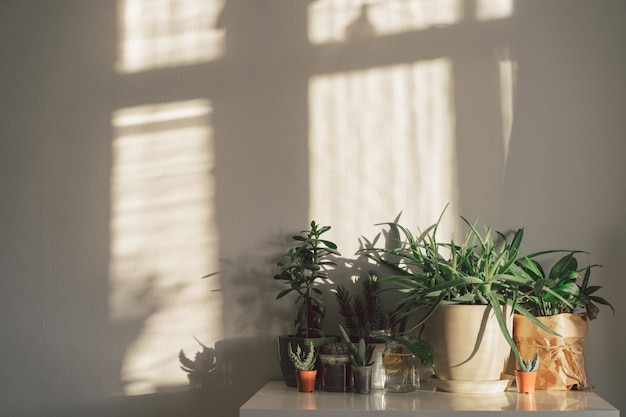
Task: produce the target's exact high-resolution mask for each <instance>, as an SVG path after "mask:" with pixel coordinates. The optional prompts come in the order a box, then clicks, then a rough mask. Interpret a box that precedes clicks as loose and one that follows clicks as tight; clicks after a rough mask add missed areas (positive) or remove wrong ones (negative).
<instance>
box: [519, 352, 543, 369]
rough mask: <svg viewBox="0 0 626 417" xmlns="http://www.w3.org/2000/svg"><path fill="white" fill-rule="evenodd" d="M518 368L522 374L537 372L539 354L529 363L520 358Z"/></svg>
mask: <svg viewBox="0 0 626 417" xmlns="http://www.w3.org/2000/svg"><path fill="white" fill-rule="evenodd" d="M518 366H519V370H520V371H522V372H537V369H539V354H537V353H535V356H534V357H533V359H532V360H529V361H525V360H524V359H521V358H520V360H519V361H518Z"/></svg>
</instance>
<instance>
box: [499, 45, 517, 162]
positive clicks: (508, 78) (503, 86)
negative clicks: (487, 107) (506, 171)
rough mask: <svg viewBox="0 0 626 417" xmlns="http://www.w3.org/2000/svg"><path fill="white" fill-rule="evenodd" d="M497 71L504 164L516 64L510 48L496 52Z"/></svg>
mask: <svg viewBox="0 0 626 417" xmlns="http://www.w3.org/2000/svg"><path fill="white" fill-rule="evenodd" d="M497 58H498V71H499V74H500V109H501V112H502V139H503V145H504V163H505V165H506V162H507V160H508V157H509V145H510V143H511V129H512V128H513V114H514V112H513V104H514V103H515V86H516V78H517V64H516V62H515V60H514V59H513V56H512V53H511V49H510V48H508V47H507V48H501V49H500V50H499V51H497Z"/></svg>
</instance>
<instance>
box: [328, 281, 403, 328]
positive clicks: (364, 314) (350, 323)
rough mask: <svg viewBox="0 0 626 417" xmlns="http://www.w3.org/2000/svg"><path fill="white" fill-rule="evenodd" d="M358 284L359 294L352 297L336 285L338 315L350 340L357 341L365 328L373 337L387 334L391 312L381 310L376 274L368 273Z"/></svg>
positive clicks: (341, 286) (346, 290) (347, 291)
mask: <svg viewBox="0 0 626 417" xmlns="http://www.w3.org/2000/svg"><path fill="white" fill-rule="evenodd" d="M358 284H359V285H360V287H361V294H357V295H354V296H353V295H352V294H350V291H349V290H348V289H347V288H346V287H345V286H344V285H338V286H337V288H336V291H335V299H336V301H337V305H338V306H339V314H340V315H341V317H342V319H343V322H344V323H343V324H344V326H345V329H346V331H347V333H348V334H349V335H350V338H351V339H353V340H358V339H359V337H360V336H362V335H363V333H364V331H365V328H366V326H367V327H369V329H371V331H370V335H372V336H374V337H376V336H377V335H378V334H380V333H382V334H389V333H390V331H391V322H392V311H387V310H385V309H384V308H383V304H382V301H381V299H380V292H381V285H380V279H379V278H378V274H377V273H376V272H375V271H370V272H369V273H368V274H367V275H364V276H361V277H360V278H359V280H358Z"/></svg>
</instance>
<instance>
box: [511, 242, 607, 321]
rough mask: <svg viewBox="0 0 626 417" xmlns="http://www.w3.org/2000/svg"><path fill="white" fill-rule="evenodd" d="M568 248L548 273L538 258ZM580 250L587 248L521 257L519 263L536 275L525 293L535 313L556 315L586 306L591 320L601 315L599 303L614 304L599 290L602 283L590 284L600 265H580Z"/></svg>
mask: <svg viewBox="0 0 626 417" xmlns="http://www.w3.org/2000/svg"><path fill="white" fill-rule="evenodd" d="M554 252H567V253H566V254H565V255H564V256H563V257H561V258H560V259H559V260H557V261H556V262H555V263H554V265H553V266H552V268H551V269H550V271H549V272H548V274H546V273H545V272H544V269H543V267H542V266H541V264H540V263H539V262H538V261H537V260H536V259H534V258H536V257H538V256H541V255H545V254H552V253H554ZM577 253H586V252H583V251H542V252H536V253H533V254H530V255H527V256H525V257H521V258H519V259H518V260H517V261H516V263H517V264H518V265H519V266H520V267H521V268H522V269H523V270H524V271H526V273H528V275H529V276H530V277H531V278H532V279H533V282H532V285H531V286H528V287H527V288H525V297H524V299H523V300H522V301H521V302H522V303H523V304H524V306H525V307H526V308H527V309H528V310H529V311H530V312H531V313H532V314H534V315H535V316H552V315H555V314H560V313H576V312H579V311H581V310H584V311H585V312H586V313H587V316H588V317H589V320H594V319H596V318H597V317H598V312H599V311H600V309H599V308H598V306H597V305H596V304H595V303H598V304H602V305H606V306H609V307H610V308H611V310H613V312H614V313H615V309H614V308H613V306H612V305H611V304H610V303H609V302H608V301H606V300H605V299H604V298H602V297H599V296H598V295H596V294H595V293H596V292H597V291H598V290H599V289H600V288H602V287H600V286H597V285H589V279H590V277H591V268H594V267H599V266H600V265H588V266H587V267H585V268H581V269H579V268H578V260H577V259H576V257H575V255H576V254H577Z"/></svg>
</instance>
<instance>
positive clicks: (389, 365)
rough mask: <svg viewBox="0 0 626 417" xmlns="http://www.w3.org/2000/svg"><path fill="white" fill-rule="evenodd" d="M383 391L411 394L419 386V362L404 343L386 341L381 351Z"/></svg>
mask: <svg viewBox="0 0 626 417" xmlns="http://www.w3.org/2000/svg"><path fill="white" fill-rule="evenodd" d="M382 356H383V389H384V390H385V391H387V392H411V391H415V390H417V389H418V388H419V386H420V376H419V368H420V360H419V358H418V357H416V356H415V355H414V354H412V353H411V351H410V350H409V349H407V347H406V346H404V343H402V342H399V341H395V340H392V341H388V342H387V343H385V350H384V351H383V355H382Z"/></svg>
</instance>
